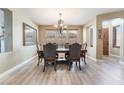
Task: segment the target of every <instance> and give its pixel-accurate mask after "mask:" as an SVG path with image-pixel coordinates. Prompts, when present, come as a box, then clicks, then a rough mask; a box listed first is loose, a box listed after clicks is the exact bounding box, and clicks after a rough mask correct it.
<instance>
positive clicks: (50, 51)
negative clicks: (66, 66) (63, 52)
mask: <svg viewBox="0 0 124 93" xmlns="http://www.w3.org/2000/svg"><path fill="white" fill-rule="evenodd" d="M43 54H44V68H43V72H44V71H45V67H46V65H47V64H48V62H54V70H55V71H56V59H57V57H56V45H55V44H52V43H48V44H46V45H44V46H43Z"/></svg>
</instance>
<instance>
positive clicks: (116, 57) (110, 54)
mask: <svg viewBox="0 0 124 93" xmlns="http://www.w3.org/2000/svg"><path fill="white" fill-rule="evenodd" d="M109 56H112V57H116V58H120V56H118V55H114V54H109Z"/></svg>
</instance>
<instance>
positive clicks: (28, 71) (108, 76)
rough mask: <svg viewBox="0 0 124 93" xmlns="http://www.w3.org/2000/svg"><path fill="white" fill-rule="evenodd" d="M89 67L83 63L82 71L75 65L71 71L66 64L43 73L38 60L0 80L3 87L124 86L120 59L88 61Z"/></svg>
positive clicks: (107, 58) (123, 65) (123, 74)
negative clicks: (55, 69)
mask: <svg viewBox="0 0 124 93" xmlns="http://www.w3.org/2000/svg"><path fill="white" fill-rule="evenodd" d="M86 62H87V65H84V63H83V62H81V63H82V64H81V67H82V70H81V71H80V70H79V68H78V67H77V66H76V65H75V64H73V66H72V69H71V71H68V68H67V66H66V65H64V64H60V65H58V66H57V71H56V72H55V71H54V68H53V66H52V65H48V67H47V68H46V71H45V72H43V62H42V63H41V64H40V65H39V66H37V59H35V60H33V61H32V62H30V63H28V64H26V65H25V66H23V67H22V68H20V69H19V70H17V71H16V72H13V73H12V74H10V75H8V76H7V77H6V78H4V79H2V80H0V84H1V85H6V84H7V85H106V84H107V85H108V84H109V85H113V84H116V85H117V84H124V64H121V63H119V60H118V59H115V58H112V57H104V61H103V62H95V61H92V60H90V59H88V58H87V59H86Z"/></svg>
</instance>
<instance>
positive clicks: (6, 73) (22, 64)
mask: <svg viewBox="0 0 124 93" xmlns="http://www.w3.org/2000/svg"><path fill="white" fill-rule="evenodd" d="M36 57H37V55H36V56H33V57H32V58H30V59H28V60H26V61H24V62H21V64H18V65H16V66H15V67H13V68H11V69H9V70H7V71H5V72H3V73H2V74H0V79H2V78H4V77H6V76H7V75H9V74H11V73H12V72H14V71H16V70H18V69H19V68H21V67H22V66H24V65H25V64H27V63H29V62H31V61H32V60H33V59H35V58H36Z"/></svg>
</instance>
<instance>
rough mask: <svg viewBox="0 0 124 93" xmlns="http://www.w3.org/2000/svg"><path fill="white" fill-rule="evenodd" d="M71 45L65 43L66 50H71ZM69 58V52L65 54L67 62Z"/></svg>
mask: <svg viewBox="0 0 124 93" xmlns="http://www.w3.org/2000/svg"><path fill="white" fill-rule="evenodd" d="M69 45H70V44H69V43H65V45H64V47H65V48H67V49H69ZM68 56H69V53H68V52H67V53H65V59H66V60H67V57H68Z"/></svg>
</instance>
